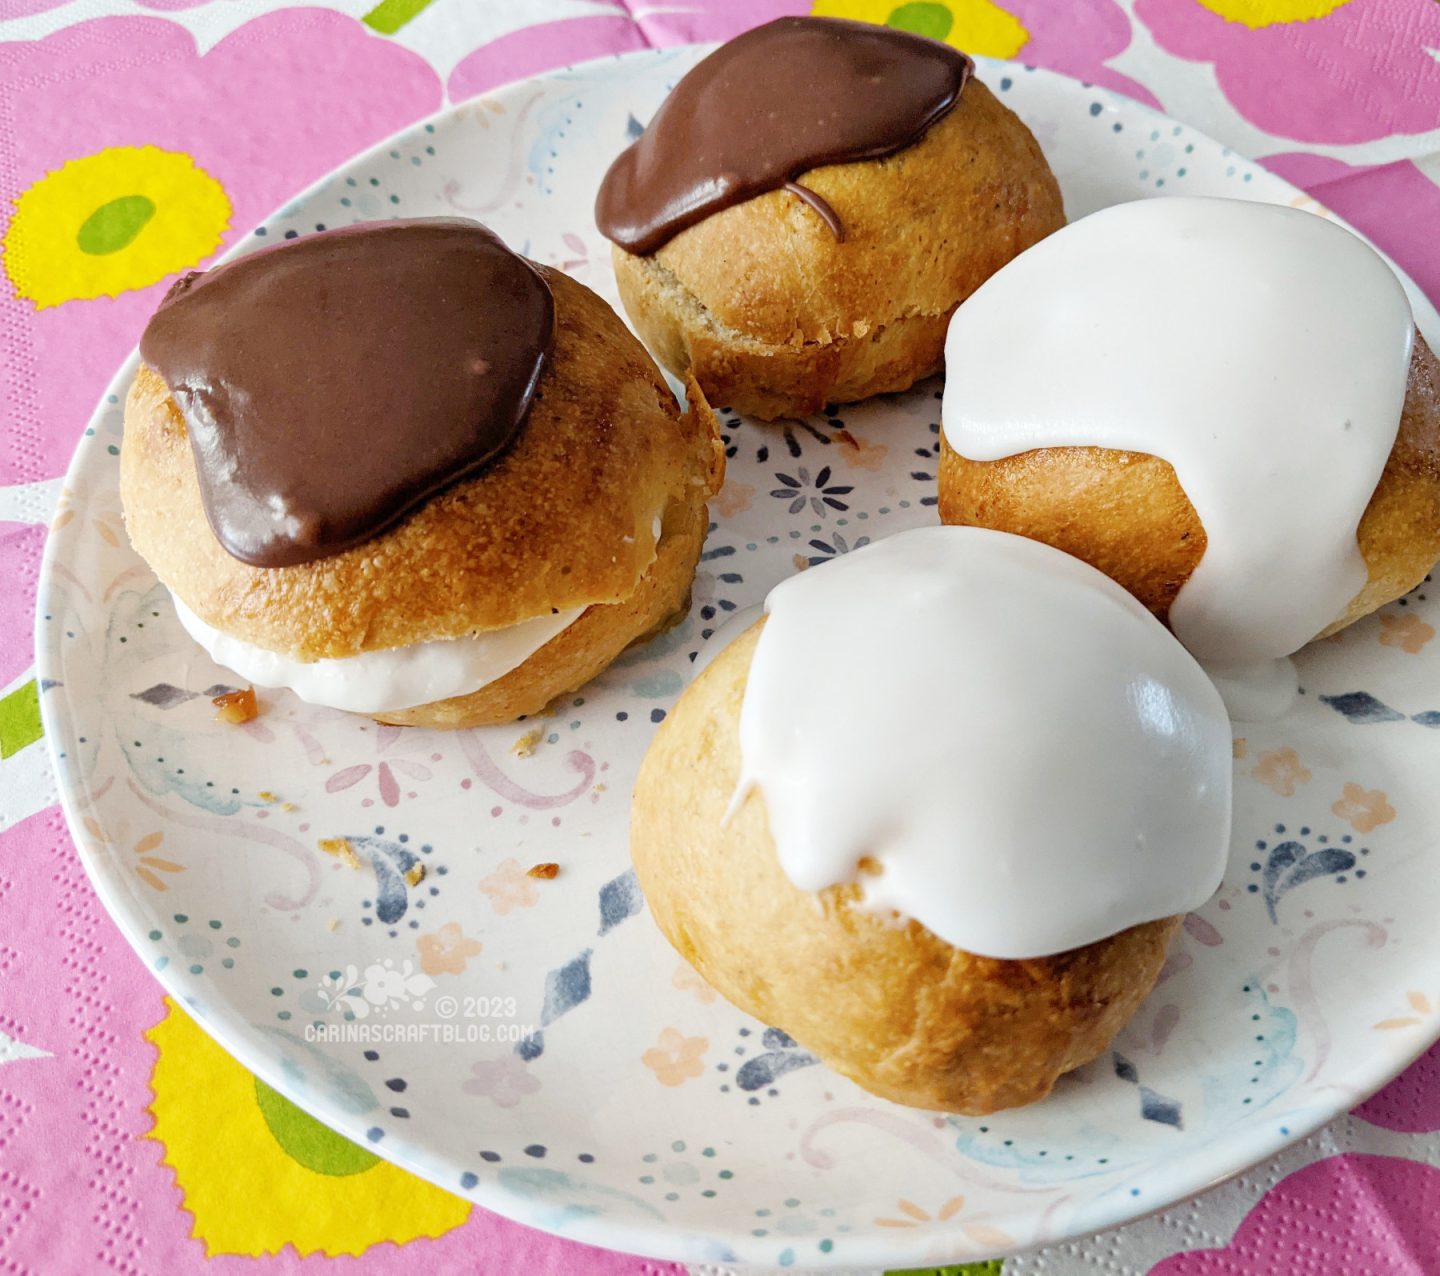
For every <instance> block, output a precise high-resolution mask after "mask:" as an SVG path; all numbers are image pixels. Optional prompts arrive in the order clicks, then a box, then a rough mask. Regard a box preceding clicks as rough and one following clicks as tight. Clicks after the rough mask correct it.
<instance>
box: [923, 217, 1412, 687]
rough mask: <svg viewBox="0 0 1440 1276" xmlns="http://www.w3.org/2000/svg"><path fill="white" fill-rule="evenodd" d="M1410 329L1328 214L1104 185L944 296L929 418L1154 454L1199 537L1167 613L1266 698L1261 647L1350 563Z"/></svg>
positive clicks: (1272, 653)
mask: <svg viewBox="0 0 1440 1276" xmlns="http://www.w3.org/2000/svg"><path fill="white" fill-rule="evenodd" d="M1413 334H1414V324H1413V320H1412V318H1411V313H1410V306H1409V303H1408V301H1407V300H1406V297H1405V294H1404V292H1403V291H1402V289H1401V286H1400V283H1399V281H1398V280H1397V279H1396V278H1395V276H1394V274H1393V273H1392V272H1391V270H1390V269H1389V267H1388V266H1386V265H1385V263H1384V262H1383V261H1382V260H1381V259H1380V257H1379V256H1378V255H1377V254H1376V253H1375V252H1374V251H1373V250H1372V249H1371V248H1369V246H1368V245H1366V244H1365V243H1364V242H1363V241H1361V240H1360V239H1359V238H1357V237H1356V236H1355V235H1352V234H1351V233H1350V232H1348V231H1346V230H1345V229H1343V228H1342V227H1340V226H1337V225H1335V224H1334V223H1333V222H1330V221H1327V220H1325V219H1324V218H1321V217H1318V216H1314V215H1312V214H1310V213H1304V212H1300V211H1298V210H1295V209H1290V208H1282V207H1278V206H1275V205H1269V204H1256V203H1248V202H1244V201H1240V200H1222V199H1188V198H1186V199H1182V198H1171V199H1153V200H1141V201H1139V202H1136V203H1131V204H1121V205H1117V206H1116V207H1113V208H1108V209H1105V210H1104V211H1102V212H1099V213H1095V214H1092V215H1091V216H1089V217H1086V218H1084V219H1083V220H1081V221H1078V222H1075V223H1073V224H1072V225H1070V226H1067V227H1065V228H1064V229H1062V230H1060V231H1059V232H1057V233H1056V234H1054V235H1051V236H1050V237H1049V238H1048V239H1045V240H1042V241H1041V242H1040V243H1039V244H1037V245H1036V246H1035V247H1033V248H1031V249H1029V250H1028V251H1027V252H1025V253H1023V254H1022V255H1021V256H1019V257H1018V258H1016V259H1015V260H1014V261H1012V262H1011V263H1010V264H1009V265H1007V266H1005V267H1004V268H1003V269H1001V270H1000V271H999V272H998V273H997V274H995V275H994V276H992V277H991V278H990V279H989V280H988V281H987V282H986V283H985V284H984V285H982V286H981V288H980V289H979V290H978V291H976V292H975V294H974V295H973V296H971V297H970V298H969V300H967V301H966V302H965V304H964V305H963V306H961V307H960V309H959V310H958V311H957V312H956V315H955V318H954V320H953V321H952V323H951V326H950V333H949V337H948V340H947V343H946V351H945V358H946V366H947V376H948V384H947V389H946V392H945V400H944V408H943V416H944V427H945V437H946V439H947V440H948V442H949V444H950V446H951V447H952V448H954V449H955V451H957V452H958V453H960V454H961V455H962V456H965V457H968V458H970V459H972V460H976V461H993V460H998V459H999V458H1001V457H1007V456H1014V455H1016V454H1018V453H1021V452H1027V451H1030V450H1032V449H1034V448H1043V447H1067V446H1069V447H1087V446H1088V447H1102V448H1114V449H1122V450H1126V451H1131V452H1142V453H1149V454H1151V455H1154V456H1158V457H1161V458H1162V459H1164V460H1166V461H1168V462H1169V463H1170V464H1171V466H1173V467H1174V470H1175V474H1176V477H1177V478H1178V480H1179V482H1180V485H1181V486H1182V487H1183V488H1184V490H1185V494H1186V496H1188V497H1189V499H1190V502H1191V504H1192V505H1193V506H1194V507H1195V511H1196V513H1197V515H1198V516H1199V518H1200V522H1201V524H1202V525H1203V526H1204V528H1205V535H1206V542H1207V543H1206V549H1205V553H1204V556H1203V558H1202V559H1201V561H1200V563H1199V565H1198V566H1197V567H1196V568H1195V570H1194V571H1193V572H1192V574H1191V576H1190V578H1189V580H1187V581H1186V583H1185V585H1184V587H1183V588H1182V589H1181V590H1180V593H1179V595H1178V597H1177V598H1176V600H1175V602H1174V604H1173V606H1172V607H1171V609H1170V617H1169V620H1170V625H1171V627H1172V629H1173V630H1174V631H1175V633H1176V635H1177V636H1178V637H1179V638H1180V639H1181V641H1183V642H1184V643H1185V645H1186V646H1187V647H1189V648H1190V650H1191V651H1192V652H1193V653H1194V654H1195V655H1196V657H1197V658H1199V659H1200V660H1201V661H1202V662H1204V663H1206V664H1207V665H1213V666H1216V667H1217V670H1220V671H1221V672H1223V675H1224V676H1225V677H1226V679H1227V680H1228V683H1229V685H1230V689H1231V692H1232V693H1234V692H1235V691H1236V690H1237V688H1238V687H1240V686H1243V685H1244V684H1247V683H1248V684H1250V685H1252V686H1255V685H1263V686H1265V687H1268V691H1267V692H1266V694H1265V695H1264V696H1263V697H1262V700H1264V701H1265V703H1264V704H1261V703H1258V702H1252V704H1251V708H1250V710H1249V712H1254V713H1256V714H1258V715H1259V716H1272V715H1273V714H1274V713H1276V712H1277V711H1278V709H1277V706H1278V705H1279V701H1280V700H1282V699H1284V696H1283V694H1278V695H1277V691H1278V689H1280V688H1281V687H1282V685H1283V683H1284V681H1285V680H1286V679H1287V678H1289V677H1290V675H1289V674H1287V673H1284V672H1283V671H1282V672H1281V673H1280V674H1278V675H1277V674H1276V671H1275V670H1274V669H1273V668H1271V669H1269V670H1268V671H1267V669H1266V668H1265V667H1266V666H1271V665H1273V662H1275V661H1276V660H1277V659H1279V658H1281V657H1284V656H1288V655H1289V654H1290V653H1291V652H1294V651H1296V650H1297V649H1298V648H1300V647H1301V646H1303V645H1304V644H1305V643H1306V642H1308V641H1309V640H1310V639H1312V638H1313V637H1315V635H1316V634H1318V633H1320V632H1321V631H1322V630H1323V629H1325V628H1326V627H1327V626H1329V625H1330V624H1331V623H1332V622H1333V621H1334V620H1336V619H1337V618H1338V617H1339V616H1340V615H1341V614H1342V613H1343V612H1344V610H1345V608H1346V606H1347V604H1348V603H1349V602H1350V600H1351V599H1352V598H1353V597H1354V596H1355V595H1356V594H1357V593H1358V592H1359V591H1360V589H1361V588H1362V587H1363V585H1364V584H1365V581H1366V575H1367V573H1366V568H1365V563H1364V560H1363V559H1362V558H1361V555H1360V551H1359V547H1358V546H1357V544H1356V539H1355V536H1356V529H1357V527H1358V526H1359V523H1360V518H1361V516H1362V515H1363V514H1364V512H1365V508H1366V506H1367V505H1368V504H1369V502H1370V498H1371V496H1372V495H1373V494H1374V491H1375V486H1376V484H1377V482H1378V481H1379V478H1380V474H1381V472H1382V471H1383V469H1384V467H1385V463H1386V460H1387V459H1388V457H1389V455H1390V450H1391V448H1392V447H1393V445H1394V442H1395V435H1396V431H1397V429H1398V427H1399V423H1400V412H1401V408H1402V406H1403V404H1404V400H1405V387H1406V378H1407V372H1408V367H1409V362H1410V351H1411V344H1412V341H1413ZM1037 369H1039V370H1040V374H1039V375H1037ZM1237 707H1241V706H1240V705H1239V702H1237ZM1242 711H1245V710H1243V708H1242Z"/></svg>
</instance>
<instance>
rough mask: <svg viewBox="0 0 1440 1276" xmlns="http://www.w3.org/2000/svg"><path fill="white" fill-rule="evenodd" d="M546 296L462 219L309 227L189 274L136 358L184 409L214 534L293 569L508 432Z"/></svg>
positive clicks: (546, 315) (547, 313) (545, 321)
mask: <svg viewBox="0 0 1440 1276" xmlns="http://www.w3.org/2000/svg"><path fill="white" fill-rule="evenodd" d="M554 332H555V305H554V301H553V299H552V297H551V294H550V287H549V285H548V284H547V283H546V281H545V279H544V278H543V277H542V276H541V274H540V272H539V271H538V270H536V268H535V267H534V266H532V265H531V264H530V263H529V262H528V261H526V260H525V259H524V258H523V257H520V256H519V255H518V254H516V253H513V252H511V251H510V250H509V249H508V248H506V247H505V245H504V244H503V243H501V241H500V240H499V239H498V238H497V237H496V236H495V235H494V234H492V233H491V232H490V231H488V230H486V229H485V227H483V226H481V225H479V224H478V223H476V222H471V221H465V220H462V219H459V218H435V219H424V220H418V221H398V222H379V223H375V224H373V225H360V226H352V227H347V228H345V229H342V230H335V231H328V232H325V233H323V234H317V235H312V236H308V237H306V238H304V239H299V240H296V241H295V242H293V243H286V244H281V245H277V246H276V247H274V248H270V249H266V250H264V251H261V252H257V253H253V254H251V255H250V256H247V257H242V258H240V259H239V260H238V261H234V262H230V263H229V264H227V265H224V266H220V267H217V268H216V269H214V270H210V271H206V272H203V273H201V272H195V273H192V274H188V275H186V276H185V277H184V278H182V279H181V280H180V281H179V282H178V283H177V284H176V285H175V286H174V287H173V288H172V289H171V290H170V292H169V294H168V295H167V296H166V298H165V300H164V301H163V302H162V303H161V305H160V309H159V310H158V311H156V313H155V315H154V317H153V318H152V319H151V320H150V324H149V326H148V327H147V328H146V329H145V334H144V336H143V337H142V338H141V340H140V354H141V357H142V358H143V359H144V360H145V362H146V363H148V364H149V365H150V366H151V367H152V368H154V369H155V371H156V372H158V373H159V374H160V376H161V377H162V378H163V379H164V381H165V384H166V385H167V386H168V387H169V389H170V392H171V394H172V395H173V396H174V398H175V402H176V403H177V404H178V405H179V408H180V411H181V413H182V415H183V416H184V419H185V426H186V430H187V432H188V434H189V437H190V443H191V448H192V451H193V453H194V457H195V466H196V471H197V475H198V478H199V486H200V494H201V498H202V500H203V502H204V506H205V514H206V517H207V518H208V520H209V523H210V527H211V530H212V531H213V532H214V533H215V536H216V538H217V539H218V540H219V542H220V544H221V545H222V546H223V547H224V548H225V549H226V551H227V552H229V553H230V554H231V555H233V556H234V557H235V558H237V559H239V560H240V561H242V562H245V563H250V564H252V565H254V566H257V567H289V566H293V565H295V564H298V563H307V562H313V561H315V560H316V559H320V558H326V557H328V556H330V555H333V554H338V553H340V552H341V551H342V550H346V549H349V548H351V547H352V546H354V545H357V544H360V543H361V542H363V541H366V540H369V539H370V538H372V537H374V536H376V535H378V534H379V533H381V532H383V531H385V529H386V528H388V527H390V526H391V525H392V524H394V523H395V522H397V521H398V520H399V519H401V518H403V517H404V516H405V515H406V514H407V513H409V512H410V511H411V510H413V509H414V508H415V507H416V506H418V505H420V504H421V503H422V502H424V501H425V500H426V499H428V498H429V497H431V496H433V495H434V494H435V493H436V492H438V491H440V490H441V489H442V488H444V487H447V486H448V485H450V484H452V483H454V482H456V481H457V480H459V479H462V478H465V477H467V476H469V475H472V474H474V473H475V472H476V471H478V470H479V469H480V468H481V467H482V466H484V465H485V464H487V463H488V462H489V461H491V460H493V459H494V458H495V457H496V456H498V455H499V454H500V453H502V452H503V451H504V450H505V449H506V447H508V446H509V444H510V443H511V441H512V440H513V439H514V437H515V435H516V433H517V432H518V431H519V429H520V427H521V425H522V424H523V422H524V420H525V415H526V413H527V411H528V410H529V407H530V402H531V399H532V397H533V396H534V393H535V387H536V383H537V382H538V380H539V378H540V374H541V372H542V370H543V368H544V367H545V362H546V359H547V358H548V356H549V353H550V349H551V344H552V342H553V340H554Z"/></svg>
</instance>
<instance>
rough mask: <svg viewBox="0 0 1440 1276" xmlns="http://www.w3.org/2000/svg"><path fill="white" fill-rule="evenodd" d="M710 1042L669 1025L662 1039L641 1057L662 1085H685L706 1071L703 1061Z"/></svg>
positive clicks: (661, 1034) (663, 1032) (641, 1060)
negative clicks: (690, 1035)
mask: <svg viewBox="0 0 1440 1276" xmlns="http://www.w3.org/2000/svg"><path fill="white" fill-rule="evenodd" d="M709 1049H710V1042H709V1041H708V1040H706V1039H705V1038H704V1037H687V1036H686V1035H685V1034H684V1033H682V1032H681V1031H680V1030H679V1029H678V1028H666V1029H664V1030H663V1031H662V1032H661V1033H660V1040H659V1041H658V1042H657V1043H656V1044H655V1045H653V1046H651V1047H650V1049H649V1050H647V1051H646V1052H645V1053H644V1054H642V1055H641V1056H640V1062H641V1063H643V1064H644V1065H645V1066H646V1067H647V1068H649V1069H650V1071H651V1072H653V1073H654V1074H655V1079H656V1080H657V1081H659V1082H660V1084H661V1085H668V1086H677V1085H684V1084H685V1082H686V1081H688V1080H690V1079H691V1078H692V1077H698V1076H699V1075H700V1074H701V1073H702V1072H704V1071H705V1064H704V1062H703V1060H704V1056H705V1052H706V1051H707V1050H709Z"/></svg>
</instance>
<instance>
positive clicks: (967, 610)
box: [732, 527, 1232, 958]
mask: <svg viewBox="0 0 1440 1276" xmlns="http://www.w3.org/2000/svg"><path fill="white" fill-rule="evenodd" d="M766 609H767V611H768V613H769V618H768V619H767V621H766V623H765V628H764V629H763V630H762V632H761V634H760V639H759V642H758V644H757V646H756V649H755V656H754V661H753V663H752V664H751V667H750V676H749V682H748V684H747V687H746V691H745V699H744V703H743V705H742V708H741V712H740V749H741V759H742V769H741V781H740V786H739V788H738V789H737V791H736V795H735V802H734V803H732V809H734V807H735V806H736V805H738V803H739V802H741V801H743V799H744V796H745V794H747V793H748V792H749V791H750V789H751V788H752V787H754V788H757V789H758V790H759V792H760V793H761V795H762V796H763V797H764V800H765V807H766V811H767V813H768V817H769V825H770V832H771V835H772V836H773V838H774V840H775V847H776V853H777V855H778V857H779V860H780V864H781V866H782V867H783V868H784V870H785V872H786V873H787V874H788V875H789V877H790V879H791V880H792V881H793V882H794V883H795V885H796V886H798V887H799V888H800V889H801V890H806V891H818V890H821V889H823V888H824V887H826V886H829V885H832V884H834V883H840V882H850V881H857V880H858V881H860V882H861V883H862V884H863V887H864V892H865V900H866V903H867V905H870V906H874V907H876V908H882V909H894V910H896V911H897V912H899V913H900V914H902V915H903V916H906V917H912V918H915V919H916V920H917V921H919V922H921V923H922V924H923V925H925V926H926V927H928V928H929V929H930V930H931V931H933V932H934V933H935V934H936V935H938V936H939V937H940V938H941V939H944V940H946V941H948V942H949V943H951V944H953V945H955V946H956V947H957V948H963V949H966V950H967V951H970V952H974V953H980V954H982V955H985V956H990V957H1001V958H1024V957H1040V956H1046V955H1049V954H1052V953H1057V952H1063V951H1066V950H1068V949H1071V948H1075V947H1077V946H1079V945H1081V944H1087V943H1090V942H1092V941H1094V940H1098V939H1103V938H1104V937H1106V936H1108V935H1113V934H1116V933H1117V932H1119V931H1121V930H1124V929H1125V928H1126V927H1129V926H1134V925H1138V924H1139V923H1141V922H1146V921H1153V920H1155V919H1156V918H1160V917H1167V916H1170V915H1172V914H1175V913H1183V912H1186V911H1188V910H1190V909H1193V908H1198V907H1199V906H1200V905H1201V904H1203V903H1204V902H1205V900H1206V899H1208V898H1209V897H1210V895H1211V894H1212V893H1213V892H1214V890H1215V888H1216V886H1217V885H1218V884H1219V882H1220V876H1221V873H1222V871H1223V869H1224V865H1225V858H1226V848H1227V846H1228V843H1229V835H1230V783H1231V767H1232V762H1231V752H1232V746H1231V734H1230V723H1229V721H1228V719H1227V718H1226V716H1225V710H1224V706H1223V705H1222V704H1221V702H1220V697H1219V695H1218V693H1217V692H1216V690H1215V688H1214V686H1213V685H1212V684H1211V683H1210V681H1209V679H1207V678H1206V676H1205V674H1204V672H1203V671H1202V670H1201V669H1200V667H1199V666H1198V665H1197V664H1196V663H1195V661H1194V660H1193V659H1192V658H1191V656H1190V655H1189V654H1188V653H1187V652H1186V651H1185V649H1184V648H1183V647H1182V646H1181V645H1180V644H1179V642H1177V641H1176V640H1175V638H1174V637H1173V636H1172V635H1171V634H1170V633H1169V632H1167V631H1166V629H1165V628H1164V626H1163V625H1161V624H1160V623H1159V622H1158V621H1157V620H1155V619H1154V617H1152V616H1151V615H1150V613H1149V612H1147V611H1146V610H1145V608H1144V607H1142V606H1141V605H1140V604H1139V603H1138V602H1136V601H1135V599H1134V598H1132V597H1131V596H1130V595H1129V594H1128V593H1126V592H1125V590H1123V589H1121V588H1120V586H1119V585H1117V584H1115V582H1114V581H1112V580H1110V579H1109V578H1108V577H1106V576H1104V575H1102V574H1101V573H1100V572H1098V571H1096V570H1095V569H1094V568H1091V567H1088V566H1086V565H1085V564H1084V563H1082V562H1080V561H1079V559H1075V558H1071V557H1070V556H1069V555H1067V554H1062V553H1060V552H1059V551H1058V550H1054V549H1051V548H1049V547H1048V546H1045V545H1042V544H1040V543H1039V542H1036V541H1030V540H1026V539H1024V538H1023V537H1019V536H1011V535H1008V534H1006V533H1003V532H992V531H986V530H983V529H980V528H972V527H928V528H919V529H916V530H913V531H908V532H902V533H900V534H899V535H896V536H891V537H888V538H887V539H885V540H882V541H879V542H877V543H876V544H874V545H870V546H867V547H866V548H864V549H861V550H857V551H855V552H853V553H851V554H848V555H846V556H845V557H843V558H839V559H835V560H834V561H832V562H829V563H826V564H824V565H823V566H820V567H817V568H813V569H811V570H810V571H806V572H803V573H801V574H800V575H798V576H795V577H792V578H791V579H790V580H787V581H785V582H783V583H782V584H781V585H779V586H778V587H776V589H775V590H773V591H772V592H771V594H770V597H769V599H768V600H767V603H766ZM864 856H869V857H871V858H873V859H874V860H876V861H877V862H878V863H879V864H880V865H881V866H882V868H883V872H882V873H881V875H879V876H878V877H877V876H871V875H868V874H861V875H859V876H858V877H857V863H858V861H859V860H860V859H861V858H862V857H864Z"/></svg>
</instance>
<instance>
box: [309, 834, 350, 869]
mask: <svg viewBox="0 0 1440 1276" xmlns="http://www.w3.org/2000/svg"><path fill="white" fill-rule="evenodd" d="M318 845H319V847H320V849H321V850H322V851H324V852H325V854H326V855H333V856H335V858H336V859H338V860H339V861H340V862H341V863H342V864H344V865H345V867H346V868H359V867H360V857H359V856H358V855H356V854H355V848H354V847H353V846H351V845H350V839H349V838H348V837H322V838H321V839H320V841H319V843H318Z"/></svg>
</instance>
